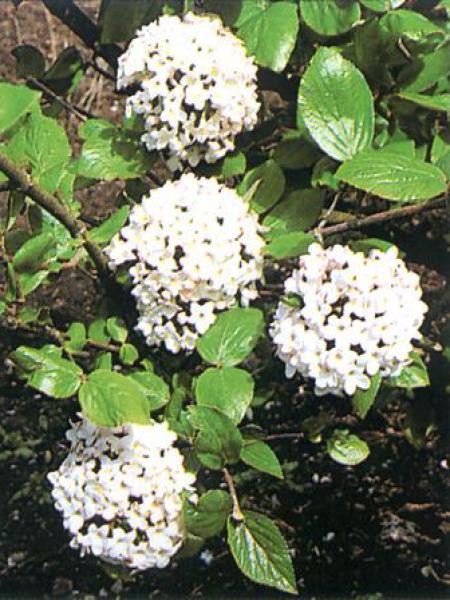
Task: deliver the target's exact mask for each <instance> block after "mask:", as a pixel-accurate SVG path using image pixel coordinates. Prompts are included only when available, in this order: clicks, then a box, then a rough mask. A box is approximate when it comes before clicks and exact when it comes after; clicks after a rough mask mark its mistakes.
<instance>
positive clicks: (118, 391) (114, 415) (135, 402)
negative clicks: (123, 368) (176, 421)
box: [78, 369, 150, 427]
mask: <svg viewBox="0 0 450 600" xmlns="http://www.w3.org/2000/svg"><path fill="white" fill-rule="evenodd" d="M78 399H79V401H80V404H81V408H82V410H83V414H84V416H85V417H86V418H87V419H89V421H91V422H92V423H95V424H96V425H100V426H102V427H118V426H119V425H123V424H124V423H139V424H147V423H149V413H150V403H149V401H148V398H147V396H146V395H145V393H144V391H143V389H142V386H141V385H140V384H139V383H137V382H136V381H134V380H133V379H132V378H130V377H126V376H125V375H121V374H120V373H115V372H114V371H109V370H104V369H97V370H96V371H93V372H92V373H89V375H88V377H87V380H86V381H85V382H84V383H83V385H82V386H81V387H80V391H79V394H78Z"/></svg>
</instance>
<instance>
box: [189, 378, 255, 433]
mask: <svg viewBox="0 0 450 600" xmlns="http://www.w3.org/2000/svg"><path fill="white" fill-rule="evenodd" d="M253 389H254V382H253V379H252V376H251V375H250V373H248V372H247V371H243V370H242V369H236V368H235V367H225V368H224V369H213V368H211V369H207V370H206V371H205V372H204V373H202V374H201V375H200V377H199V378H198V379H197V382H196V385H195V397H196V400H197V404H198V405H199V406H209V407H211V408H217V409H218V410H220V411H221V412H223V413H224V414H226V415H228V416H229V417H230V419H231V420H232V421H233V422H234V423H236V424H237V423H240V422H241V421H242V419H243V418H244V417H245V413H246V411H247V409H248V407H249V406H250V404H251V403H252V399H253Z"/></svg>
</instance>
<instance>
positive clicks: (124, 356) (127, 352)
mask: <svg viewBox="0 0 450 600" xmlns="http://www.w3.org/2000/svg"><path fill="white" fill-rule="evenodd" d="M119 358H120V360H121V361H122V362H123V364H124V365H128V366H130V365H134V363H135V362H136V361H137V359H138V358H139V352H138V351H137V349H136V347H135V346H133V344H123V345H122V346H121V347H120V350H119Z"/></svg>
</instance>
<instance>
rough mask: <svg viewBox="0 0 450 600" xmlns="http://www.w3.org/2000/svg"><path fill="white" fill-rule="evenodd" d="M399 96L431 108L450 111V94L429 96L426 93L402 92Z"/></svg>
mask: <svg viewBox="0 0 450 600" xmlns="http://www.w3.org/2000/svg"><path fill="white" fill-rule="evenodd" d="M397 96H398V97H399V98H401V99H402V100H407V101H408V102H412V103H413V104H417V105H418V106H423V107H424V108H429V109H430V110H437V111H444V112H450V94H438V95H436V96H427V95H426V94H416V93H414V92H402V93H400V94H397Z"/></svg>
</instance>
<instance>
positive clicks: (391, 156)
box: [336, 149, 447, 202]
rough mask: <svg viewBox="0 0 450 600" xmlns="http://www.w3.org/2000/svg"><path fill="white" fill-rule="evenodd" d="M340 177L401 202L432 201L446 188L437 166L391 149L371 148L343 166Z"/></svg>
mask: <svg viewBox="0 0 450 600" xmlns="http://www.w3.org/2000/svg"><path fill="white" fill-rule="evenodd" d="M336 176H337V177H339V178H340V179H341V180H342V181H345V182H346V183H348V184H350V185H353V186H354V187H356V188H359V189H362V190H365V191H366V192H370V193H371V194H375V195H376V196H380V197H381V198H386V199H388V200H397V201H400V202H410V201H417V200H429V199H430V198H434V197H435V196H438V195H439V194H443V193H444V192H445V191H446V189H447V186H446V180H445V175H444V173H442V171H441V170H440V169H438V168H437V167H436V166H434V165H432V164H430V163H426V162H424V161H422V160H419V159H418V158H410V157H409V156H404V155H401V154H398V153H394V152H391V151H389V150H384V149H381V150H368V151H366V152H364V153H361V154H359V155H358V156H355V157H354V158H353V159H351V160H349V161H347V162H345V163H344V164H343V165H341V166H340V167H339V169H338V170H337V172H336Z"/></svg>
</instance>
